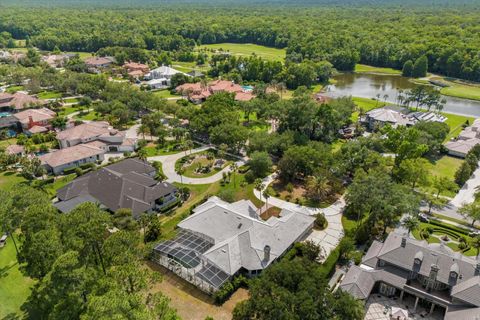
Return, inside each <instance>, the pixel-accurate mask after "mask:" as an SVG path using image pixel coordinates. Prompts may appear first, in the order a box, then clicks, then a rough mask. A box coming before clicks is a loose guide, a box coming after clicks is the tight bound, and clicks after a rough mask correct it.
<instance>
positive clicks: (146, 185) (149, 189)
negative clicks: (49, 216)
mask: <svg viewBox="0 0 480 320" xmlns="http://www.w3.org/2000/svg"><path fill="white" fill-rule="evenodd" d="M155 174H156V170H155V168H154V167H152V166H151V165H149V164H148V163H146V162H144V161H141V160H139V159H132V158H130V159H125V160H123V161H120V162H117V163H114V164H111V165H109V166H106V167H103V168H100V169H98V170H95V171H92V172H89V173H87V174H85V175H83V176H80V177H78V178H77V179H75V180H73V181H72V182H70V183H69V184H67V185H66V186H64V187H63V188H61V189H59V190H58V191H57V198H58V200H59V201H58V202H56V203H55V204H54V205H55V207H57V208H58V209H59V210H60V211H62V212H69V211H71V210H72V209H74V208H75V207H76V206H77V205H79V204H81V203H83V202H95V203H98V204H100V205H101V206H102V207H103V208H105V209H108V210H110V211H112V212H114V211H117V210H118V209H121V208H128V209H131V210H132V213H133V215H134V217H138V215H139V214H140V213H142V212H153V211H157V210H160V209H162V208H164V207H166V206H168V205H171V204H172V203H174V202H176V201H177V189H176V187H175V186H174V185H172V184H170V183H167V182H161V181H158V180H156V179H155V178H154V177H155Z"/></svg>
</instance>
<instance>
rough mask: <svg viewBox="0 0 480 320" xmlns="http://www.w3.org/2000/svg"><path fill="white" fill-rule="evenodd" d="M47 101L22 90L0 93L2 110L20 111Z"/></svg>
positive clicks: (0, 109)
mask: <svg viewBox="0 0 480 320" xmlns="http://www.w3.org/2000/svg"><path fill="white" fill-rule="evenodd" d="M44 104H45V101H43V100H40V99H37V98H35V97H33V96H30V95H28V94H25V93H22V92H15V93H14V94H10V93H6V92H4V93H0V111H14V112H18V111H20V110H23V109H27V108H28V107H31V106H39V105H44Z"/></svg>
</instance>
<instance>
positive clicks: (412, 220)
mask: <svg viewBox="0 0 480 320" xmlns="http://www.w3.org/2000/svg"><path fill="white" fill-rule="evenodd" d="M419 224H420V222H419V221H418V219H417V218H416V217H414V216H408V217H406V218H405V219H403V221H402V226H403V227H404V228H405V229H407V230H408V235H410V234H411V233H412V231H413V230H415V229H417V228H418V226H419Z"/></svg>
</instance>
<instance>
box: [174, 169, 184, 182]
mask: <svg viewBox="0 0 480 320" xmlns="http://www.w3.org/2000/svg"><path fill="white" fill-rule="evenodd" d="M175 173H176V174H178V175H179V176H180V182H181V184H183V174H184V173H185V168H183V167H180V168H175Z"/></svg>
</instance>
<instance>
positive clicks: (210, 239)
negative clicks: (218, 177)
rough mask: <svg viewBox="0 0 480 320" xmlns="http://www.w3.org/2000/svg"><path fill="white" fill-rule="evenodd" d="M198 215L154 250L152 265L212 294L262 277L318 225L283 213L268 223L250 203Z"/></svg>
mask: <svg viewBox="0 0 480 320" xmlns="http://www.w3.org/2000/svg"><path fill="white" fill-rule="evenodd" d="M193 212H194V213H193V214H192V215H190V216H189V217H187V218H186V219H184V220H183V221H181V222H180V223H179V224H178V229H179V232H178V234H177V237H176V238H174V239H172V240H167V241H164V242H161V243H159V244H158V245H157V246H156V247H155V248H154V251H153V256H154V258H153V260H154V261H155V262H156V263H158V264H160V265H162V266H164V267H166V268H168V269H170V270H172V271H173V272H175V273H176V274H177V275H179V276H180V277H182V278H184V279H185V280H187V281H189V282H191V283H193V284H194V285H196V286H197V287H199V288H200V289H201V290H203V291H205V292H207V293H211V292H214V291H216V290H218V289H219V288H220V287H221V286H222V285H223V284H224V283H225V282H226V281H228V280H229V279H231V278H232V277H233V276H234V275H236V274H239V273H241V274H245V275H247V276H254V275H257V274H259V273H260V272H261V271H262V270H264V269H265V268H267V267H268V266H269V265H271V264H272V263H274V262H275V261H276V260H277V259H278V258H279V257H281V256H282V255H283V254H284V253H285V252H286V251H287V250H288V249H289V248H290V247H291V246H292V245H293V244H294V243H295V242H298V241H302V240H304V239H305V238H306V237H307V235H308V234H309V232H310V231H311V230H312V228H313V223H314V220H315V218H314V217H312V216H309V215H306V214H303V213H301V212H296V211H291V210H286V209H283V210H282V211H281V212H280V215H279V216H278V217H270V218H269V219H268V220H266V221H265V220H262V219H261V218H260V217H259V215H258V209H257V208H256V207H255V206H254V205H253V203H252V202H251V201H249V200H240V201H237V202H234V203H227V202H225V201H223V200H221V199H219V198H217V197H211V198H210V199H208V200H207V201H206V202H205V203H203V204H201V205H199V206H198V207H196V208H195V209H194V210H193Z"/></svg>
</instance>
